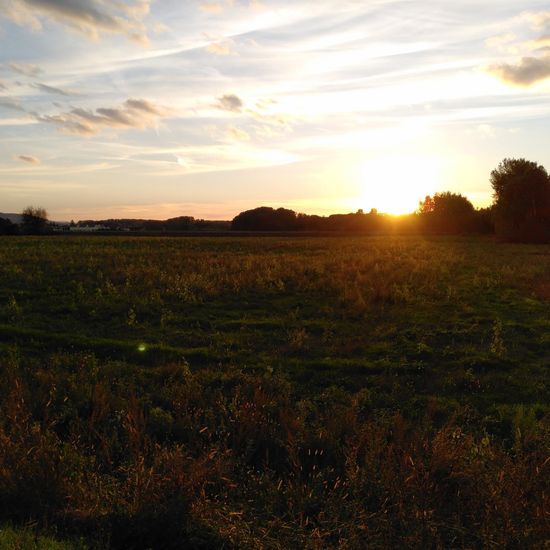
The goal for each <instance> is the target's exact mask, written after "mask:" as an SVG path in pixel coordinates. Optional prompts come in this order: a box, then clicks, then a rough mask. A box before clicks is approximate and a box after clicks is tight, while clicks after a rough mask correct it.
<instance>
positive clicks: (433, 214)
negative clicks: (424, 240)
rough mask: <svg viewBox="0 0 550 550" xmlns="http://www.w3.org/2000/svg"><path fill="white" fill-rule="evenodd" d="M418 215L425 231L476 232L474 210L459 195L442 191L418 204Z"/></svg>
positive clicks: (465, 199)
mask: <svg viewBox="0 0 550 550" xmlns="http://www.w3.org/2000/svg"><path fill="white" fill-rule="evenodd" d="M418 213H419V214H420V216H421V220H422V223H423V225H424V228H425V230H427V231H430V232H435V233H470V232H472V231H475V230H476V224H475V209H474V206H473V205H472V203H471V202H470V201H469V200H468V199H467V198H466V197H465V196H463V195H461V194H460V193H451V192H450V191H444V192H442V193H436V194H435V195H434V196H433V197H430V196H429V195H428V196H427V197H426V198H425V199H424V200H423V201H421V202H420V204H419V208H418Z"/></svg>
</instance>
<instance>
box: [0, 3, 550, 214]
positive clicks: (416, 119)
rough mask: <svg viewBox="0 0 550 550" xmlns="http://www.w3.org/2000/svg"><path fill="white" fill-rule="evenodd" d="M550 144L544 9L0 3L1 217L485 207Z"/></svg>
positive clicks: (549, 39) (549, 152) (549, 46)
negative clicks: (435, 201)
mask: <svg viewBox="0 0 550 550" xmlns="http://www.w3.org/2000/svg"><path fill="white" fill-rule="evenodd" d="M549 129H550V9H549V4H548V0H544V1H539V0H484V1H483V2H481V1H479V0H461V1H460V2H456V1H455V0H453V1H450V0H422V1H420V0H316V1H309V0H307V1H306V0H205V1H201V0H134V1H130V0H0V212H20V211H21V210H22V209H23V208H24V207H26V206H28V205H36V206H42V207H44V208H46V209H47V210H48V212H49V216H50V218H51V219H57V220H70V219H74V220H79V219H91V218H93V219H105V218H123V217H126V218H132V217H133V218H154V219H165V218H169V217H175V216H180V215H191V216H194V217H196V218H206V219H231V218H232V217H233V216H235V215H236V214H238V213H239V212H241V211H243V210H247V209H249V208H254V207H257V206H261V205H265V206H273V207H285V208H292V209H293V210H296V211H299V212H306V213H317V214H323V215H327V214H331V213H336V212H351V211H356V210H358V209H360V208H361V209H363V210H365V211H368V210H370V209H371V208H377V209H378V210H379V211H381V212H388V213H402V212H410V211H413V210H414V209H415V208H416V207H417V206H418V202H419V201H420V200H421V199H422V198H424V197H425V196H426V195H427V194H433V193H435V192H438V191H440V192H441V191H452V192H455V193H462V194H463V195H465V196H466V197H468V198H469V199H470V200H471V201H472V202H473V204H474V205H475V206H477V207H483V206H487V205H489V204H490V203H491V201H492V197H491V187H490V184H489V175H490V172H491V170H492V169H494V168H496V166H497V165H498V163H499V162H500V161H501V160H503V159H504V158H507V157H516V158H519V157H523V158H527V159H529V160H534V161H536V162H538V163H540V164H542V165H544V166H546V168H547V169H549V170H550V148H549V147H548V137H549Z"/></svg>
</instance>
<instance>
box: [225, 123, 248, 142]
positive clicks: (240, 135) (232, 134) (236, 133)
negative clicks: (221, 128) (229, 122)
mask: <svg viewBox="0 0 550 550" xmlns="http://www.w3.org/2000/svg"><path fill="white" fill-rule="evenodd" d="M225 135H226V137H227V139H229V140H230V141H249V140H250V135H249V134H248V132H246V131H245V130H242V129H241V128H237V127H236V126H228V127H227V128H226V129H225Z"/></svg>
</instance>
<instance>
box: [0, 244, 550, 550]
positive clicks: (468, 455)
mask: <svg viewBox="0 0 550 550" xmlns="http://www.w3.org/2000/svg"><path fill="white" fill-rule="evenodd" d="M549 302H550V246H540V245H539V246H528V245H503V244H496V243H494V242H493V241H492V240H491V239H480V238H478V239H465V238H431V239H424V238H416V237H407V238H405V237H377V238H368V237H365V238H353V237H348V238H338V237H334V238H328V237H323V238H299V237H294V238H289V237H262V238H260V237H249V238H219V237H218V238H208V237H202V238H125V237H110V238H109V237H97V238H96V237H86V238H75V237H51V238H32V237H27V238H4V239H2V240H0V304H1V305H2V307H1V308H0V352H1V354H0V368H1V369H2V377H1V379H0V402H1V405H2V409H1V410H2V418H0V443H1V445H0V515H1V517H0V521H5V522H12V524H15V525H17V524H24V523H26V522H29V521H32V522H34V524H35V525H36V526H37V528H38V529H40V530H43V531H44V532H48V531H54V532H57V533H60V534H61V535H62V536H64V537H69V538H70V537H84V538H85V541H86V544H88V545H89V546H90V547H91V548H108V547H111V548H121V549H122V548H125V549H132V548H136V549H138V548H222V547H223V548H341V549H344V548H346V549H348V548H349V549H352V548H388V547H391V548H394V547H408V548H428V547H430V548H491V547H499V548H503V547H510V548H526V547H534V548H536V547H540V548H544V544H545V541H547V540H548V532H549V531H548V529H549V523H548V521H549V515H548V514H549V505H550V502H549V497H548V495H549V494H550V493H549V489H550V488H549V482H548V479H549V478H550V460H549V452H548V451H549V442H550V436H549V428H550V426H549V412H550V407H549V405H548V404H549V403H550V400H549V376H548V372H549V368H550V307H549ZM67 544H69V543H67ZM78 544H79V545H81V544H84V543H81V542H79V543H78ZM78 547H79V548H81V547H82V546H78Z"/></svg>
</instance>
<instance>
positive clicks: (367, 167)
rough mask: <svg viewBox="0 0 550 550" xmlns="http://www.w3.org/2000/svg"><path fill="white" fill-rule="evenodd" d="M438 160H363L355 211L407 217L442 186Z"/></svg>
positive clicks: (425, 158)
mask: <svg viewBox="0 0 550 550" xmlns="http://www.w3.org/2000/svg"><path fill="white" fill-rule="evenodd" d="M442 172H443V163H442V160H441V159H440V158H439V157H429V156H385V157H378V158H375V159H370V160H367V161H365V162H364V163H363V164H362V165H361V166H360V168H359V173H358V178H359V185H360V189H361V191H360V194H359V196H358V197H357V208H362V209H364V210H365V211H368V210H370V209H371V208H376V209H377V210H378V212H383V213H386V214H394V215H399V214H407V213H409V212H413V211H414V210H416V209H417V208H418V202H419V201H420V200H421V199H423V198H424V197H425V196H426V195H430V194H432V193H434V192H435V191H437V190H438V189H439V187H440V186H441V184H442V179H443V178H442Z"/></svg>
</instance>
